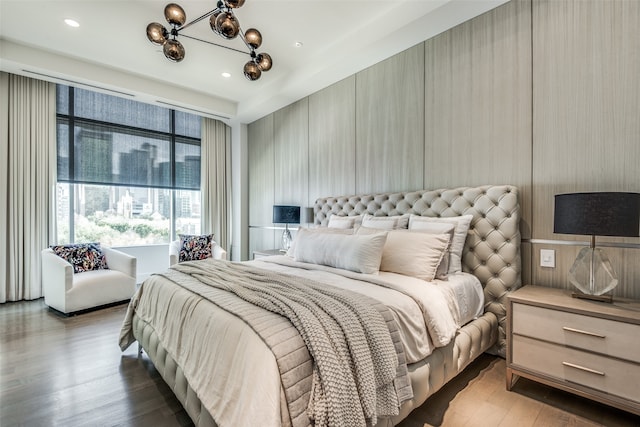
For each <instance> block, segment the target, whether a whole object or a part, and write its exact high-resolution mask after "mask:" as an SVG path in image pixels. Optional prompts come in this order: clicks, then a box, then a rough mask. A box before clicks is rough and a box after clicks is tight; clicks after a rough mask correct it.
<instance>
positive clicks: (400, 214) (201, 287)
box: [120, 185, 521, 426]
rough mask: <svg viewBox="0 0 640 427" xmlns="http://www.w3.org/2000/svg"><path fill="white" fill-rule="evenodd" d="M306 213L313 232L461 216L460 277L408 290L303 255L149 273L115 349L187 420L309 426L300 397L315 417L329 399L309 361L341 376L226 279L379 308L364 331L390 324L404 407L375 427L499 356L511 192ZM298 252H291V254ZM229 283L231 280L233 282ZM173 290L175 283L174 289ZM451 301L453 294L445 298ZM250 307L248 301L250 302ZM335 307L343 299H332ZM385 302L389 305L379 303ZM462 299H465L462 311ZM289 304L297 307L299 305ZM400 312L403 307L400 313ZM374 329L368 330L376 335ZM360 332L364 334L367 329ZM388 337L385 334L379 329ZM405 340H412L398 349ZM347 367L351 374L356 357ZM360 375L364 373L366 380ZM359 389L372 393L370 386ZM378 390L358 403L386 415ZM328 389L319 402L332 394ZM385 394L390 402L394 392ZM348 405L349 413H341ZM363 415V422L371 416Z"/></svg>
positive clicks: (515, 242)
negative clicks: (137, 361) (350, 298)
mask: <svg viewBox="0 0 640 427" xmlns="http://www.w3.org/2000/svg"><path fill="white" fill-rule="evenodd" d="M314 213H315V225H316V226H317V227H319V228H322V227H326V226H327V225H328V224H329V222H330V221H332V218H333V220H338V219H347V220H349V219H350V218H362V217H363V215H366V216H367V218H368V219H369V220H370V221H371V220H372V218H377V219H385V218H404V219H407V218H411V219H412V220H413V219H415V220H416V221H419V218H418V217H430V218H443V219H451V218H459V217H463V216H470V221H469V226H468V231H467V233H466V237H465V238H464V239H463V242H464V247H463V248H462V252H461V256H460V263H461V267H462V270H463V271H462V272H459V273H455V274H450V275H449V277H448V278H447V280H443V281H438V280H434V281H433V285H431V282H429V283H430V286H417V285H416V284H415V283H413V282H415V281H420V279H416V278H414V277H406V276H404V275H403V274H396V273H393V272H379V273H377V274H375V275H372V274H363V273H362V272H358V271H352V270H349V269H348V268H337V269H336V268H333V267H328V266H326V265H316V264H315V263H314V262H311V263H310V262H305V261H308V260H304V259H302V260H301V259H299V258H295V259H292V257H290V256H276V257H268V258H267V259H261V260H257V261H251V262H245V263H228V262H226V261H206V262H205V261H197V262H192V263H185V264H184V265H183V266H182V267H179V268H178V269H177V270H174V269H171V271H168V272H165V273H163V274H158V275H156V276H152V277H151V278H150V279H148V280H147V281H145V283H143V284H142V286H141V287H140V289H139V291H138V293H137V294H136V295H135V296H134V298H133V299H132V301H131V303H130V306H129V308H128V312H127V317H126V319H125V321H124V324H123V329H122V332H121V340H120V346H121V347H122V348H123V349H124V348H126V347H127V346H128V345H130V344H131V343H132V342H133V341H137V342H138V345H139V346H140V347H141V348H143V349H144V350H145V351H146V353H147V354H148V356H149V358H150V359H151V361H152V362H153V363H154V365H155V366H156V368H157V369H158V371H159V373H160V374H161V376H162V377H163V378H164V380H165V381H166V382H167V384H168V385H169V386H170V387H171V388H172V390H173V391H174V393H175V394H176V396H177V398H178V399H179V400H180V402H181V403H182V405H183V406H184V407H185V410H186V411H187V413H188V414H189V416H190V417H191V418H192V420H193V421H194V424H195V425H197V426H218V425H220V426H226V425H253V424H255V423H257V422H259V423H260V425H309V424H310V422H309V420H308V412H307V405H309V408H311V407H312V406H311V405H310V403H309V402H310V401H313V402H314V404H315V405H316V406H314V407H313V408H323V410H324V409H326V406H327V405H329V403H331V401H330V399H329V398H327V397H326V396H325V394H323V393H325V390H324V389H323V388H322V387H318V386H317V381H316V380H317V378H316V376H319V374H318V372H321V369H320V368H318V367H317V366H316V365H323V364H324V366H325V368H324V369H325V372H326V369H327V368H326V366H332V369H334V368H335V369H337V368H339V366H336V365H335V363H336V362H335V361H334V362H333V363H334V365H331V364H330V362H327V361H326V360H325V359H324V357H325V356H322V354H323V353H318V351H317V350H316V347H314V345H315V344H313V345H310V344H309V349H308V350H307V348H306V347H305V346H300V344H299V343H300V342H303V343H305V342H307V339H308V336H307V335H308V333H306V332H305V333H303V332H300V335H301V337H293V336H292V335H291V333H290V332H289V329H286V330H285V329H284V326H282V325H283V323H282V322H281V320H280V319H284V317H283V316H281V315H279V314H277V313H272V312H271V311H269V309H267V310H262V311H259V310H258V311H254V309H253V308H251V309H248V308H245V306H244V305H243V306H242V307H239V306H238V304H239V300H240V299H242V298H238V295H240V294H241V292H244V291H240V294H239V293H236V294H235V295H234V296H227V293H226V292H227V291H228V289H227V288H226V286H231V287H235V284H234V285H230V283H232V282H233V283H235V282H238V283H245V282H247V286H249V287H254V286H255V287H258V286H257V285H255V282H256V281H270V282H271V281H273V282H277V283H281V281H282V283H283V285H282V286H285V285H286V286H293V285H296V286H297V283H298V282H299V283H303V284H307V282H308V285H309V286H311V287H314V286H315V287H316V288H318V289H319V290H321V292H324V293H326V294H327V295H328V294H333V293H334V292H338V291H336V290H334V287H333V286H330V287H326V286H323V281H324V282H327V281H329V282H331V284H332V285H334V286H335V287H336V288H345V290H344V291H343V290H340V292H346V295H350V294H349V293H350V292H354V291H358V292H362V293H363V294H364V295H362V304H361V305H364V306H366V307H373V306H375V309H376V310H378V311H379V313H382V314H381V316H382V317H381V318H382V319H383V320H382V321H381V323H375V322H372V325H374V324H375V325H377V326H376V327H377V329H378V330H379V329H385V328H384V327H386V328H388V335H389V336H390V337H391V338H389V339H390V340H391V341H388V339H387V338H384V339H383V338H380V340H387V341H384V344H380V345H381V346H387V347H390V348H391V349H392V350H395V351H396V356H397V359H394V360H396V361H399V363H398V366H397V367H395V365H394V368H393V374H394V375H395V377H394V378H393V379H392V384H393V387H391V388H392V389H393V390H395V391H397V400H396V402H400V403H401V405H400V406H399V408H396V410H395V413H394V412H389V411H388V412H385V411H384V410H381V411H380V412H379V413H378V416H377V417H376V416H375V415H374V418H373V420H374V421H375V422H377V423H376V425H380V426H391V425H396V424H397V423H399V422H400V421H401V420H402V419H404V418H405V417H406V416H407V415H408V414H409V413H410V412H411V411H412V410H413V409H414V408H416V407H418V406H420V405H422V404H423V403H424V402H425V400H426V399H427V398H428V397H429V396H430V395H432V394H433V393H435V392H436V391H437V390H438V389H440V388H441V387H442V386H443V385H444V384H446V383H447V382H448V381H449V380H450V379H452V378H453V377H455V376H456V375H457V374H458V373H459V372H461V371H462V370H463V369H464V368H465V367H466V366H467V365H468V364H469V363H470V362H471V361H473V360H474V359H475V358H476V357H477V356H479V355H480V354H482V353H483V352H486V351H488V352H491V353H493V354H498V355H501V356H504V354H505V316H506V309H505V306H506V305H505V298H506V295H507V293H508V292H509V291H511V290H515V289H517V288H518V287H519V286H520V284H521V279H520V269H521V262H520V231H519V226H520V224H519V222H520V208H519V203H518V190H517V188H516V187H513V186H510V185H488V186H481V187H462V188H455V189H440V190H420V191H413V192H400V193H386V194H373V195H357V196H345V197H327V198H320V199H318V200H317V201H316V203H315V206H314ZM361 228H362V229H365V228H367V227H361ZM309 233H310V232H309ZM301 234H303V233H301ZM316 234H318V235H319V234H320V233H316ZM330 234H332V233H326V235H330ZM323 235H324V233H323ZM378 235H379V233H375V232H372V233H371V236H372V237H362V238H360V237H358V239H365V238H366V239H369V240H366V242H367V245H366V246H367V247H370V246H372V243H371V242H377V241H378V240H375V241H374V240H372V239H377V238H378ZM390 235H391V234H389V236H390ZM331 238H333V237H331ZM297 239H298V237H296V240H297ZM300 239H301V241H302V238H300ZM303 242H304V241H303ZM362 242H365V240H362ZM383 244H384V243H383ZM294 245H295V241H294ZM303 247H305V246H304V245H303V244H302V243H300V247H299V248H298V252H297V253H298V254H299V253H301V251H302V249H301V248H303ZM363 247H364V246H363ZM292 249H294V250H295V248H292ZM450 249H453V248H451V247H450ZM290 255H291V254H290ZM311 256H312V257H313V256H316V254H315V253H314V254H313V255H311ZM223 270H224V272H223ZM205 273H206V274H205ZM223 273H224V276H223ZM227 274H230V275H232V277H233V280H232V279H230V278H229V277H231V276H227ZM364 276H366V279H365V278H363V277H364ZM401 276H402V277H401ZM365 281H371V283H367V284H366V286H369V288H367V290H364V291H363V290H362V286H365V284H363V283H364V282H365ZM174 282H176V283H177V282H181V283H180V285H179V286H176V283H174ZM209 282H211V283H209ZM213 282H216V283H213ZM294 282H295V283H294ZM473 282H477V285H470V284H469V283H473ZM474 286H475V288H474ZM416 288H420V290H419V292H420V293H424V299H426V300H430V301H431V300H435V301H439V300H438V298H445V299H443V300H442V302H440V303H436V304H418V305H417V308H416V307H413V305H415V304H413V302H412V303H411V304H408V303H407V302H406V301H419V298H421V296H415V295H411V293H412V292H415V289H416ZM243 289H244V288H243ZM286 289H289V288H286ZM473 289H475V290H473ZM271 292H274V291H271V290H270V291H269V293H268V296H267V297H266V299H259V300H257V301H256V304H257V305H267V306H270V305H271V304H274V303H272V302H271V299H270V298H271V297H272V295H271ZM297 292H304V291H303V290H300V291H298V290H293V291H290V293H291V294H292V295H291V297H292V298H295V297H296V293H297ZM285 293H286V292H285ZM392 294H393V295H394V296H392ZM441 294H442V295H444V297H443V296H442V295H441ZM327 295H325V294H322V296H319V297H317V298H320V300H319V301H325V300H324V299H322V298H327ZM395 295H397V296H395ZM452 296H457V297H459V298H461V299H457V300H456V299H455V298H454V299H449V298H452ZM203 298H204V299H203ZM243 298H244V297H243ZM251 298H254V297H253V296H252V297H247V298H245V299H251ZM314 298H316V297H314ZM338 298H346V297H344V294H342V293H340V295H339V296H338ZM396 299H397V302H396ZM265 301H266V302H265ZM341 301H342V300H341ZM381 301H384V302H385V304H379V303H380V302H381ZM451 301H457V302H451ZM460 301H464V304H462V303H460ZM387 302H388V304H387ZM359 303H360V302H358V304H359ZM243 304H244V302H243ZM277 304H280V303H277ZM298 304H302V305H305V304H306V303H305V301H302V300H301V301H299V302H298ZM354 304H356V302H354ZM447 304H448V305H449V306H450V308H451V307H454V306H455V307H456V310H453V309H452V310H451V312H454V315H451V319H449V318H448V317H447V318H446V319H445V317H446V314H444V312H445V310H443V306H445V305H447ZM410 305H411V307H409V306H410ZM378 306H385V307H378ZM278 307H279V306H278ZM287 307H289V306H288V305H287ZM401 307H409V308H407V311H406V312H404V311H402V310H404V308H401ZM231 309H233V310H231ZM234 310H235V311H234ZM282 310H285V311H286V310H288V308H285V309H282ZM385 310H386V311H385ZM411 310H414V311H413V312H412V311H411ZM415 310H418V311H421V314H422V315H425V316H426V312H427V311H428V312H429V313H431V312H434V313H435V315H434V316H435V317H436V318H438V316H440V315H441V316H442V318H443V319H444V320H443V322H444V323H436V322H435V321H433V322H432V321H431V320H430V321H425V320H424V319H422V318H421V319H420V321H416V319H417V318H418V317H419V316H418V315H417V314H416V312H415ZM231 312H234V313H235V314H231ZM389 313H391V314H389ZM438 313H440V314H438ZM376 315H377V314H375V313H373V314H372V316H376ZM385 316H386V317H385ZM296 319H297V317H296ZM283 322H285V323H287V324H288V325H289V324H290V323H296V322H295V321H293V320H292V321H291V322H289V321H286V320H285V321H283ZM352 323H353V322H352ZM365 323H366V322H365ZM420 323H421V324H420ZM424 324H427V326H424ZM416 325H418V326H416ZM383 326H384V327H383ZM417 327H420V328H423V327H424V329H425V330H426V332H425V330H422V329H420V330H417V329H415V328H417ZM452 328H453V329H452ZM302 329H304V328H302ZM372 329H375V328H374V326H372ZM305 330H306V329H305ZM452 330H453V333H452V332H451V331H452ZM361 332H362V331H361ZM257 333H259V334H260V335H257ZM354 333H355V332H354ZM362 333H364V334H365V335H367V334H371V331H368V330H365V331H363V332H362ZM384 333H385V334H386V333H387V330H386V329H385V332H384ZM381 334H382V332H381ZM354 336H355V335H354ZM385 336H386V335H385ZM425 337H426V338H425ZM406 339H408V340H409V341H410V343H407V342H406V341H404V340H406ZM354 342H356V339H355V338H354ZM380 342H381V343H382V341H380ZM399 342H400V343H401V344H398V343H399ZM284 343H286V345H285V344H284ZM283 348H286V350H283ZM317 348H322V346H320V347H317ZM279 352H280V353H282V352H284V353H282V354H279ZM303 353H304V354H303ZM308 353H313V354H314V357H317V359H318V360H317V361H313V360H314V359H313V357H312V358H311V359H309V360H311V361H313V362H308V361H307V362H305V360H307V359H305V358H309V354H308ZM373 353H375V354H374V356H373V357H375V358H376V363H378V362H379V361H381V362H380V363H379V366H383V364H384V363H383V361H382V359H384V357H383V356H379V355H378V354H377V352H376V351H373ZM315 355H317V356H315ZM378 357H379V359H378ZM387 359H388V358H387ZM387 359H384V360H387ZM336 360H342V359H336ZM321 361H322V362H321ZM350 363H351V364H352V365H353V362H350ZM358 363H359V362H358ZM357 365H358V366H356V368H357V369H356V371H357V370H358V369H360V368H359V366H360V365H359V364H357ZM374 365H375V366H376V367H377V366H378V365H377V364H374ZM351 368H353V366H351ZM366 369H368V368H361V370H362V372H367V373H369V371H367V370H366ZM376 369H378V368H376ZM385 369H386V370H385ZM385 369H383V368H379V369H378V370H375V371H374V373H375V375H374V376H375V378H376V381H377V378H378V377H379V376H380V375H382V374H380V372H382V371H384V372H387V374H388V373H389V371H390V370H391V369H390V368H389V366H387V367H386V368H385ZM403 369H404V370H403ZM345 375H346V374H345ZM339 376H342V374H341V375H339ZM387 377H388V375H387ZM363 378H367V375H363ZM389 378H390V377H389ZM403 381H404V382H403ZM364 382H365V383H366V384H368V385H367V386H368V387H370V386H371V384H369V383H368V382H366V381H364ZM373 383H375V385H374V387H378V385H379V383H378V382H375V381H374V382H373ZM361 384H362V382H358V383H357V388H358V389H360V388H361V387H362V388H363V389H364V388H365V385H362V386H361ZM326 387H327V390H328V386H326ZM380 389H382V387H380ZM367 390H371V388H368V389H367ZM387 391H388V390H386V389H385V391H384V392H380V390H379V389H377V388H376V389H375V393H378V392H380V394H376V396H377V397H378V400H377V401H374V402H373V403H371V402H370V401H369V400H371V399H370V398H369V397H367V396H369V394H370V393H364V394H360V396H364V397H362V398H361V399H362V400H363V402H361V403H362V405H363V406H366V405H373V406H374V407H375V406H376V405H378V407H381V406H383V403H384V402H386V401H385V400H384V398H380V397H379V396H386V394H384V393H387ZM395 391H394V393H395ZM326 393H327V396H328V391H327V392H326ZM394 396H395V395H394ZM323 399H326V401H325V400H323ZM389 399H390V401H392V400H393V399H395V397H394V398H389ZM342 400H344V401H349V400H352V399H348V398H344V399H342ZM364 401H366V402H364ZM327 402H329V403H327ZM381 402H382V403H381ZM323 405H324V406H323ZM343 410H346V411H347V412H349V411H348V408H347V409H344V408H343ZM313 411H316V412H313ZM313 411H312V412H313V413H314V416H315V417H316V422H317V423H318V424H322V423H325V424H330V425H334V424H336V425H338V424H339V422H336V420H337V419H338V420H340V419H341V418H342V417H341V416H339V415H338V416H337V417H338V418H335V417H336V415H335V414H336V413H337V414H340V412H339V410H335V413H334V415H333V416H334V418H333V419H332V420H333V421H329V422H327V419H326V417H325V418H323V415H322V414H323V413H324V412H322V410H316V409H314V410H313ZM373 411H374V412H375V408H374V409H373ZM347 412H345V413H347ZM365 412H366V411H365ZM349 413H350V412H349ZM367 420H368V422H370V421H371V419H369V418H367ZM349 424H351V422H346V421H345V422H344V425H349Z"/></svg>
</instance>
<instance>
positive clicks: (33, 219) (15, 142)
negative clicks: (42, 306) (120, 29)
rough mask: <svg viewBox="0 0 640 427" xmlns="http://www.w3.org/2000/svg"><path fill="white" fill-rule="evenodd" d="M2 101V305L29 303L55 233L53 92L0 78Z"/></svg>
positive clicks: (36, 83) (38, 290)
mask: <svg viewBox="0 0 640 427" xmlns="http://www.w3.org/2000/svg"><path fill="white" fill-rule="evenodd" d="M0 102H1V103H2V104H1V105H2V106H1V108H0V277H1V280H3V283H2V284H1V286H0V302H6V301H19V300H31V299H36V298H40V297H41V296H42V285H41V266H40V252H41V251H42V249H44V248H46V247H47V246H48V244H49V242H51V241H53V240H52V239H53V236H54V234H55V229H54V224H55V222H54V216H53V215H54V208H53V207H54V206H55V202H54V197H55V196H54V191H55V169H56V164H55V162H56V115H55V109H56V88H55V85H54V84H52V83H48V82H44V81H40V80H34V79H30V78H27V77H22V76H17V75H13V74H7V73H0Z"/></svg>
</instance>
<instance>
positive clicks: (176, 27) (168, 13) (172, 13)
mask: <svg viewBox="0 0 640 427" xmlns="http://www.w3.org/2000/svg"><path fill="white" fill-rule="evenodd" d="M244 2H245V0H219V1H218V3H217V5H216V8H215V9H213V10H211V11H209V12H207V13H205V14H204V15H202V16H200V17H198V18H196V19H194V20H193V21H191V22H186V21H187V14H186V13H185V12H184V9H182V7H180V6H179V5H177V4H175V3H169V4H168V5H166V6H165V8H164V17H165V18H166V19H167V22H168V23H169V25H170V26H171V30H167V29H166V28H165V27H164V26H163V25H162V24H159V23H157V22H152V23H151V24H149V25H147V37H148V38H149V40H150V41H151V42H152V43H154V44H156V45H160V46H162V51H163V52H164V56H166V57H167V59H169V60H170V61H173V62H180V61H182V60H183V59H184V54H185V51H184V46H182V43H180V42H179V41H178V35H180V36H181V37H186V38H188V39H193V40H197V41H200V42H204V43H209V44H212V45H214V46H218V47H223V48H225V49H229V50H233V51H236V52H240V53H243V54H248V55H249V56H250V57H251V59H250V60H249V62H247V63H246V64H244V75H245V77H246V78H247V79H249V80H258V79H259V78H260V76H261V75H262V72H263V71H269V70H270V69H271V66H272V65H273V63H272V61H271V56H269V54H268V53H256V49H258V48H259V47H260V45H261V44H262V34H260V31H258V30H256V29H255V28H249V29H248V30H247V31H244V32H243V31H242V28H240V21H238V18H236V17H235V15H234V14H233V9H237V8H239V7H241V6H242V5H243V4H244ZM206 18H209V24H210V25H211V29H212V30H213V32H214V33H216V34H217V35H219V36H220V37H222V38H224V39H227V40H232V39H234V38H236V37H237V36H240V38H241V39H242V41H243V42H244V44H245V45H246V46H247V49H248V50H249V52H245V51H242V50H239V49H234V48H232V47H229V46H223V45H220V44H217V43H213V42H210V41H207V40H201V39H198V38H195V37H191V36H188V35H186V34H184V33H181V31H182V30H184V29H186V28H188V27H190V26H191V25H193V24H195V23H196V22H200V21H202V20H203V19H206Z"/></svg>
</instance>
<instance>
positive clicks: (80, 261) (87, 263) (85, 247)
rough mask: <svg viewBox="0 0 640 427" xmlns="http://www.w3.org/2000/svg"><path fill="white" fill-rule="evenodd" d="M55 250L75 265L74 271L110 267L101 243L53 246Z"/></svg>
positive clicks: (79, 271) (80, 271)
mask: <svg viewBox="0 0 640 427" xmlns="http://www.w3.org/2000/svg"><path fill="white" fill-rule="evenodd" d="M51 249H52V250H53V252H55V254H56V255H58V256H59V257H60V258H62V259H64V260H65V261H67V262H68V263H69V264H71V265H72V266H73V272H74V273H82V272H83V271H92V270H104V269H108V268H109V267H108V266H107V260H106V258H105V256H104V253H103V252H102V249H101V248H100V243H76V244H71V245H55V246H51Z"/></svg>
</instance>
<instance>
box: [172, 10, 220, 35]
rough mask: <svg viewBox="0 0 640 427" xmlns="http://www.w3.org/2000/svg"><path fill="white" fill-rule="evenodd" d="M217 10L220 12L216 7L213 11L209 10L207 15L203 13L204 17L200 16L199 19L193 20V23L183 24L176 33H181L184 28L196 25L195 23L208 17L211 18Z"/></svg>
mask: <svg viewBox="0 0 640 427" xmlns="http://www.w3.org/2000/svg"><path fill="white" fill-rule="evenodd" d="M217 10H220V8H217V7H216V8H215V9H213V10H210V11H209V12H207V13H205V14H204V15H202V16H200V17H198V18H196V19H194V20H193V21H191V22H187V23H186V24H184V25H183V26H182V27H180V28H178V31H182V30H184V29H185V28H187V27H190V26H191V25H193V24H196V23H198V22H200V21H202V20H203V19H205V18H208V17H210V16H211V15H213V14H214V13H215V12H216V11H217Z"/></svg>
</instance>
